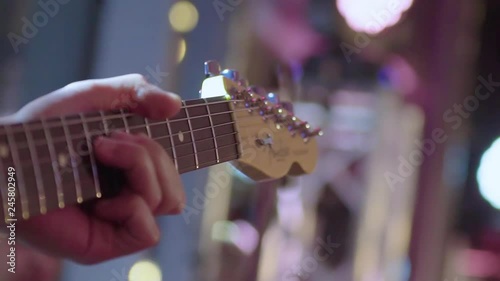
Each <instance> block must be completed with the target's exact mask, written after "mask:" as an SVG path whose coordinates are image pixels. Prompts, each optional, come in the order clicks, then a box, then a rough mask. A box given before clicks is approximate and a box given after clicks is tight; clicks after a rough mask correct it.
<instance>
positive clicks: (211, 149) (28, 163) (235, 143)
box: [21, 132, 240, 167]
mask: <svg viewBox="0 0 500 281" xmlns="http://www.w3.org/2000/svg"><path fill="white" fill-rule="evenodd" d="M235 134H236V132H233V133H230V134H225V135H223V136H230V135H235ZM223 136H219V137H223ZM161 138H164V137H161ZM161 138H154V139H153V140H158V139H161ZM205 140H207V139H205ZM233 145H240V142H238V141H236V142H234V143H231V144H226V145H223V146H220V147H219V149H222V148H226V147H230V146H233ZM209 151H214V149H213V148H210V149H205V150H202V151H199V152H198V154H200V153H203V152H209ZM192 155H195V154H194V153H189V154H186V155H181V156H179V157H176V158H174V160H178V159H180V158H182V157H188V156H192ZM238 155H239V153H238ZM40 162H41V163H42V164H44V163H45V162H46V161H45V159H42V160H41V161H40ZM32 164H33V163H32V162H23V163H21V165H22V166H23V167H25V166H29V165H32Z"/></svg>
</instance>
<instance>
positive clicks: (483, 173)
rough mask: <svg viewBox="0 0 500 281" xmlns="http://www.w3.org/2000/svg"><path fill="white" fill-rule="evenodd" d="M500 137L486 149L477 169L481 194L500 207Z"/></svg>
mask: <svg viewBox="0 0 500 281" xmlns="http://www.w3.org/2000/svg"><path fill="white" fill-rule="evenodd" d="M499 167H500V138H498V139H497V140H496V141H495V142H493V144H492V145H491V147H490V148H488V150H486V151H485V152H484V154H483V156H482V157H481V162H480V164H479V169H478V170H477V181H478V183H479V191H480V192H481V195H482V196H483V197H484V199H486V200H487V201H488V202H490V204H491V205H493V207H495V208H497V209H500V169H499Z"/></svg>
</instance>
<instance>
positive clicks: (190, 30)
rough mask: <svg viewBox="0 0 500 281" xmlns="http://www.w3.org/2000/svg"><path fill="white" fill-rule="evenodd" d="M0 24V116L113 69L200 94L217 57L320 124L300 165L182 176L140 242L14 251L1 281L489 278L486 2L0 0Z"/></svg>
mask: <svg viewBox="0 0 500 281" xmlns="http://www.w3.org/2000/svg"><path fill="white" fill-rule="evenodd" d="M0 22H1V24H0V31H1V33H2V36H1V37H0V114H1V115H6V114H9V113H12V112H15V111H16V110H17V109H19V108H20V107H21V106H22V105H24V104H25V103H27V102H29V101H31V100H33V99H35V98H36V97H39V96H41V95H44V94H46V93H49V92H51V91H53V90H55V89H58V88H60V87H63V86H64V85H66V84H68V83H70V82H73V81H77V80H83V79H89V78H103V77H110V76H115V75H121V74H126V73H141V74H143V75H145V76H146V77H147V78H148V79H149V81H150V82H151V83H153V84H156V85H159V86H161V87H163V88H165V89H168V90H171V91H174V92H177V93H179V94H180V95H181V96H182V97H183V98H184V99H192V98H197V97H199V90H200V87H201V83H202V81H203V79H204V72H203V62H204V61H206V60H210V59H216V60H218V61H220V62H221V64H222V65H223V66H224V67H226V68H235V69H238V70H239V71H240V73H241V75H242V76H243V77H246V78H248V80H249V81H250V83H251V84H255V85H259V86H262V87H264V88H265V89H267V91H272V92H274V93H277V94H278V95H279V96H280V98H281V99H282V100H285V101H290V102H292V103H293V105H294V110H295V114H296V115H297V116H298V117H301V118H302V119H305V120H307V121H309V122H310V123H311V124H312V125H313V126H319V127H321V128H322V129H323V131H324V135H323V136H322V137H321V138H319V139H318V141H319V144H320V150H321V152H320V155H321V158H320V160H319V164H318V166H317V168H316V171H315V172H314V173H313V174H311V175H307V176H303V177H298V178H293V177H289V178H288V177H287V178H284V179H281V180H279V181H275V182H266V183H255V182H252V181H250V180H249V179H247V178H245V177H244V176H243V175H241V174H239V173H238V172H237V171H236V170H235V169H233V168H232V167H231V166H230V165H229V164H221V165H218V166H215V167H212V168H210V169H205V170H202V171H197V172H193V173H190V174H186V175H184V176H183V180H184V183H185V186H186V193H187V197H188V198H187V202H188V203H187V204H188V206H190V207H191V208H190V212H189V213H183V214H181V215H179V216H176V217H164V218H160V219H159V221H160V224H161V228H162V233H163V236H162V239H161V242H160V243H159V245H158V246H156V247H155V248H153V249H150V250H148V251H144V252H141V253H138V254H134V255H131V256H127V257H124V258H120V259H116V260H112V261H109V262H105V263H102V264H98V265H94V266H82V265H79V264H75V263H73V262H71V261H66V260H64V261H59V260H57V259H55V258H52V257H49V256H46V255H44V254H42V253H38V252H36V251H35V250H32V249H29V248H28V247H27V246H26V247H25V248H22V249H19V256H20V257H19V258H18V269H19V271H18V273H17V274H16V275H15V276H14V277H15V278H17V279H12V278H13V276H11V275H7V274H6V270H3V268H2V272H0V280H39V281H45V280H64V281H84V280H99V281H100V280H102V281H125V280H132V281H160V280H164V281H166V280H176V281H188V280H206V281H211V280H214V281H215V280H221V281H222V280H247V281H253V280H259V281H274V280H276V281H282V280H294V281H298V280H301V281H302V280H320V281H323V280H342V281H343V280H355V281H382V280H384V281H392V280H412V281H432V280H443V281H444V280H447V281H468V280H488V281H492V280H500V138H499V137H500V125H499V124H500V122H499V121H500V110H498V108H500V95H499V92H500V41H498V39H499V38H500V2H499V1H495V0H475V1H468V0H210V1H198V0H192V1H188V0H180V1H174V0H161V1H160V0H148V1H134V0H107V1H104V0H101V1H98V0H87V1H77V0H39V1H9V0H7V1H5V0H4V1H1V2H0ZM221 171H222V172H224V174H228V175H231V176H230V177H227V178H224V179H220V178H218V177H217V175H218V174H220V172H221ZM214 182H215V183H217V184H222V185H223V187H225V188H222V189H221V191H220V192H219V193H218V194H217V196H210V197H209V196H208V195H207V194H206V193H205V189H206V187H207V186H209V185H210V184H213V183H214ZM61 227H64V225H61ZM2 246H4V245H0V247H2ZM2 264H5V263H4V262H3V260H2ZM2 266H4V265H2Z"/></svg>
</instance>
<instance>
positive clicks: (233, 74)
mask: <svg viewBox="0 0 500 281" xmlns="http://www.w3.org/2000/svg"><path fill="white" fill-rule="evenodd" d="M221 74H222V75H224V76H225V77H227V78H229V79H231V80H233V81H235V82H239V80H240V72H239V71H237V70H234V69H224V70H223V71H222V72H221Z"/></svg>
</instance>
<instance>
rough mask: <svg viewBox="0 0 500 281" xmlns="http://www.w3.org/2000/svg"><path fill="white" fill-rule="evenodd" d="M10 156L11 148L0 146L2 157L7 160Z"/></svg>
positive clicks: (0, 155)
mask: <svg viewBox="0 0 500 281" xmlns="http://www.w3.org/2000/svg"><path fill="white" fill-rule="evenodd" d="M8 156H9V148H8V147H7V146H6V145H5V144H0V157H1V158H7V157H8Z"/></svg>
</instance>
